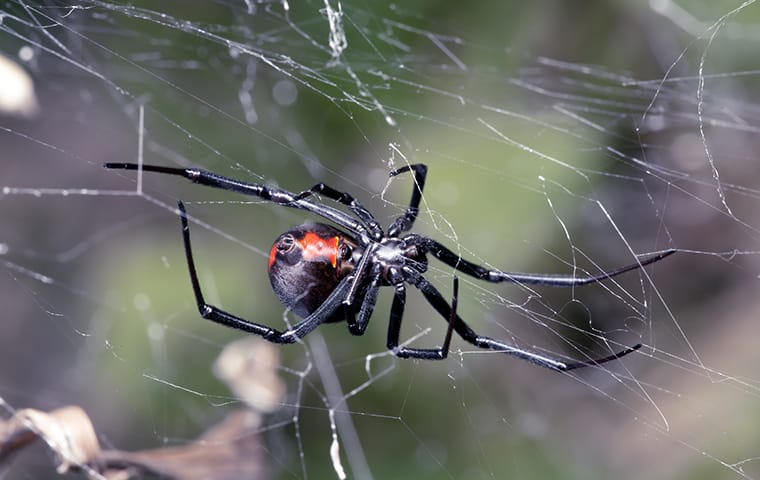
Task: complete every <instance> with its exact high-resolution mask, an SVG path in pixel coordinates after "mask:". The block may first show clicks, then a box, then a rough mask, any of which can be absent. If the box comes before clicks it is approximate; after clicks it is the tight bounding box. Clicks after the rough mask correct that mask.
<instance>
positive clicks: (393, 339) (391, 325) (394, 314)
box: [388, 276, 459, 360]
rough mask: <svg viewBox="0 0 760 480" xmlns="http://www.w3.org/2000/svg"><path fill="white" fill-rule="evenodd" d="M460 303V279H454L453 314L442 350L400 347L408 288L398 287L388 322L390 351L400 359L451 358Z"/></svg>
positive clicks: (450, 317)
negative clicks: (453, 335)
mask: <svg viewBox="0 0 760 480" xmlns="http://www.w3.org/2000/svg"><path fill="white" fill-rule="evenodd" d="M458 302H459V278H458V277H456V276H455V277H454V292H453V294H452V297H451V312H450V315H449V326H448V328H447V329H446V336H445V337H444V338H443V345H441V347H440V348H411V347H404V346H401V347H400V346H399V336H400V335H401V320H402V318H403V316H404V305H405V303H406V288H405V287H404V284H403V283H400V284H398V285H396V292H395V294H394V296H393V304H392V305H391V318H390V321H389V322H388V349H389V350H390V351H392V352H393V354H394V355H396V356H397V357H399V358H421V359H424V360H443V359H444V358H446V357H448V356H449V346H450V345H451V336H452V334H453V332H454V326H455V319H456V318H457V303H458Z"/></svg>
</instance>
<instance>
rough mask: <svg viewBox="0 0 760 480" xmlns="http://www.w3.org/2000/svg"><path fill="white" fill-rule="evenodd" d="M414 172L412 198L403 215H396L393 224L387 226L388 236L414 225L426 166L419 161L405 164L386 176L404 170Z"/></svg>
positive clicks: (404, 230)
mask: <svg viewBox="0 0 760 480" xmlns="http://www.w3.org/2000/svg"><path fill="white" fill-rule="evenodd" d="M408 171H413V172H414V189H413V190H412V199H411V200H410V201H409V206H408V207H407V208H406V212H404V214H403V215H401V216H399V217H397V218H396V219H395V220H394V221H393V224H391V226H390V227H388V236H389V237H395V236H396V235H398V234H399V233H401V232H406V231H407V230H409V229H411V228H412V226H413V225H414V221H415V220H417V215H418V214H419V213H420V201H422V189H423V188H425V177H427V166H425V165H423V164H421V163H415V164H413V165H406V166H405V167H401V168H399V169H397V170H394V171H392V172H391V173H390V174H389V175H388V176H389V177H395V176H396V175H399V174H401V173H404V172H408Z"/></svg>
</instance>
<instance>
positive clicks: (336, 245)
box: [269, 223, 356, 318]
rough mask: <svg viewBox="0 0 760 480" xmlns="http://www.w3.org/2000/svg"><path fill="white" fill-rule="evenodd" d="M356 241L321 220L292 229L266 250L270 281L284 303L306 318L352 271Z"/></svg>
mask: <svg viewBox="0 0 760 480" xmlns="http://www.w3.org/2000/svg"><path fill="white" fill-rule="evenodd" d="M355 247H356V245H355V242H354V241H353V240H352V239H349V238H348V237H347V236H346V235H345V234H344V233H342V232H341V231H339V230H337V229H335V228H333V227H331V226H329V225H325V224H322V223H309V224H304V225H300V226H298V227H295V228H292V229H290V230H288V231H287V232H285V233H283V234H282V235H280V236H279V237H278V238H277V240H275V242H274V245H272V249H271V250H270V252H269V281H270V282H271V284H272V289H273V290H274V293H275V294H276V295H277V298H279V299H280V302H282V303H283V305H285V306H287V307H289V308H291V309H292V310H293V312H295V313H296V315H298V316H300V317H302V318H305V317H307V316H309V314H311V313H312V312H314V310H316V309H317V308H318V307H319V306H320V305H321V304H322V303H323V302H324V301H325V299H326V298H327V297H328V296H329V295H330V293H332V291H333V290H334V289H335V287H336V286H337V285H338V282H340V280H341V279H342V278H343V277H345V276H346V275H347V274H348V273H349V272H351V271H352V270H353V267H354V264H353V261H352V251H353V250H354V248H355Z"/></svg>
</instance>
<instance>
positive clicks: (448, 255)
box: [404, 234, 677, 287]
mask: <svg viewBox="0 0 760 480" xmlns="http://www.w3.org/2000/svg"><path fill="white" fill-rule="evenodd" d="M404 240H405V241H406V242H407V243H411V244H414V245H418V246H420V247H422V249H423V250H424V251H425V252H429V253H430V254H431V255H433V256H434V257H435V258H437V259H438V260H440V261H442V262H443V263H445V264H446V265H449V266H451V267H453V268H455V269H456V270H458V271H460V272H462V273H465V274H467V275H470V276H472V277H475V278H477V279H480V280H485V281H487V282H492V283H499V282H509V283H519V284H523V285H542V286H546V287H578V286H581V285H588V284H590V283H597V282H601V281H603V280H606V279H608V278H612V277H615V276H618V275H620V274H623V273H626V272H630V271H632V270H638V269H640V268H642V267H645V266H647V265H649V264H652V263H655V262H659V261H660V260H662V259H663V258H665V257H668V256H670V255H672V254H674V253H676V251H677V250H676V249H675V248H670V249H668V250H663V251H662V252H659V253H656V254H654V255H652V256H650V257H648V258H645V259H643V260H641V261H640V262H637V263H633V264H631V265H626V266H624V267H619V268H616V269H613V270H609V271H607V272H602V273H598V274H595V275H587V276H581V277H578V276H574V275H561V274H560V275H555V274H540V273H518V272H502V271H501V270H491V269H488V268H485V267H483V266H480V265H478V264H476V263H473V262H470V261H468V260H465V259H463V258H462V257H460V256H459V255H457V254H456V253H454V252H452V251H451V250H449V249H448V248H446V247H445V246H443V245H441V244H440V243H438V242H437V241H435V240H433V239H432V238H428V237H423V236H421V235H416V234H413V235H409V236H407V237H406V238H405V239H404Z"/></svg>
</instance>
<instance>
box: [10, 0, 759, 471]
mask: <svg viewBox="0 0 760 480" xmlns="http://www.w3.org/2000/svg"><path fill="white" fill-rule="evenodd" d="M638 3H639V4H638V5H624V6H621V5H609V4H607V3H601V4H599V5H594V7H593V8H589V9H583V11H577V10H576V7H575V6H574V5H571V4H567V3H566V2H551V3H550V4H548V5H546V4H543V3H542V2H539V3H535V2H486V3H481V4H479V6H478V7H477V8H472V9H469V10H467V11H463V9H461V8H458V7H460V5H458V4H457V5H456V7H457V8H447V7H449V6H450V5H449V4H447V3H444V2H427V3H424V2H415V3H414V4H406V3H404V4H389V5H381V4H377V5H371V4H366V3H363V2H351V1H346V2H340V3H338V2H334V1H329V0H325V1H324V2H312V3H306V2H304V3H295V2H293V3H287V2H251V1H226V0H225V1H222V0H219V1H214V2H192V3H191V4H187V3H183V2H161V3H154V2H130V3H124V4H122V3H120V2H107V1H104V2H98V1H81V2H36V3H30V2H23V1H9V2H6V3H5V5H4V6H3V7H0V32H1V34H2V39H3V41H2V42H0V45H2V50H0V53H2V54H3V55H4V56H5V59H6V60H7V62H6V61H4V62H3V63H2V64H0V66H2V65H5V64H6V63H8V64H9V66H8V67H5V66H3V72H10V71H12V70H11V69H12V68H13V66H14V65H15V67H16V68H19V67H21V68H22V70H20V71H18V70H17V74H18V75H20V77H18V76H15V77H14V76H12V75H11V74H10V73H2V74H0V79H2V80H0V83H2V85H4V86H3V87H2V88H3V89H4V90H6V91H7V92H17V93H16V96H15V97H13V98H16V99H19V98H20V99H22V100H23V102H21V101H19V102H17V103H13V102H10V103H8V102H6V101H5V100H6V98H8V97H11V95H6V94H0V106H2V108H3V109H4V112H5V113H4V114H3V116H2V117H0V118H2V123H0V135H1V137H0V138H1V139H2V140H0V142H1V143H0V151H2V156H3V163H2V166H1V167H0V169H1V170H0V171H2V175H0V186H1V187H3V190H2V196H0V200H2V206H3V208H2V209H1V210H0V224H2V225H3V228H2V236H1V237H0V254H1V256H0V265H2V272H3V275H2V276H1V277H0V278H1V279H0V295H1V297H0V298H2V304H3V306H4V308H3V313H4V315H3V319H2V323H0V325H2V331H3V335H2V336H0V342H2V343H0V358H2V363H1V364H0V365H2V367H1V368H2V370H1V373H0V379H2V380H1V381H0V405H2V408H3V411H4V412H5V413H6V414H7V416H10V415H13V414H14V412H17V411H18V410H19V409H22V408H26V407H34V408H38V409H41V410H52V409H55V408H58V407H60V406H62V405H67V404H76V405H81V406H82V407H83V408H84V409H85V410H86V411H87V412H88V414H89V415H90V418H91V419H92V420H93V423H94V425H95V428H96V431H97V434H98V436H99V438H100V439H101V442H102V443H105V444H108V445H113V446H116V447H118V448H121V449H132V450H137V449H141V448H149V447H166V446H172V447H176V446H180V447H181V446H188V445H190V444H192V443H193V442H194V439H195V438H196V437H197V435H198V434H199V433H200V432H203V431H204V430H206V429H207V428H208V427H209V426H210V425H212V424H214V423H215V422H217V421H218V420H219V419H221V418H223V417H224V416H225V415H226V414H227V413H228V412H229V411H230V410H232V409H235V408H238V407H240V405H241V404H242V403H243V402H242V398H241V395H240V394H239V393H230V392H229V391H227V389H226V387H225V386H224V385H223V384H221V383H220V382H219V380H217V379H216V378H215V377H214V375H213V373H212V369H211V365H212V364H213V362H214V358H215V357H216V356H217V355H219V353H220V352H221V351H222V350H223V348H224V346H225V345H226V344H227V343H229V342H231V341H233V340H235V339H239V338H240V337H241V336H243V334H241V333H240V332H235V331H231V330H229V329H225V328H222V327H220V326H218V325H213V324H210V323H209V322H204V321H203V320H201V319H200V318H199V317H198V314H197V310H196V307H195V305H194V302H193V298H192V292H191V290H190V288H189V282H188V278H187V268H186V264H185V261H184V256H183V255H184V254H183V251H182V245H181V237H180V230H179V228H180V227H179V220H178V218H177V216H176V212H175V210H174V209H175V205H176V200H177V199H182V200H184V201H185V202H186V205H187V207H188V211H189V213H190V216H191V217H192V227H191V228H192V235H193V242H194V249H195V254H196V257H197V258H196V261H197V263H198V268H199V275H200V277H201V281H202V283H203V287H204V292H205V294H206V296H207V300H208V301H209V302H210V303H213V304H215V305H219V306H221V307H222V308H224V309H225V310H227V311H230V312H235V313H236V314H239V315H240V316H242V317H244V318H248V319H250V320H252V321H256V322H260V323H264V324H268V325H272V326H276V327H277V328H282V327H283V326H284V325H285V323H288V322H294V321H296V320H297V319H296V318H294V317H293V316H292V315H290V313H289V312H287V311H285V310H284V308H283V307H282V306H281V305H280V304H279V303H278V302H277V300H276V298H275V296H274V294H273V293H272V292H271V289H270V287H269V283H268V280H267V278H266V274H265V269H266V256H267V253H268V251H269V248H270V246H271V242H272V241H273V239H274V238H275V237H276V236H277V235H278V234H279V233H281V232H282V231H284V230H286V229H287V228H289V227H291V226H293V225H297V224H299V223H302V222H304V221H305V220H314V219H313V218H308V217H307V218H305V216H304V214H303V212H298V211H292V210H290V209H284V208H280V207H277V206H273V205H269V204H267V203H265V202H262V201H260V200H258V199H251V198H245V197H241V196H236V195H230V194H228V193H225V192H219V191H215V190H210V189H207V188H203V187H198V186H193V185H190V184H188V182H185V181H183V180H182V179H177V178H172V177H164V176H161V175H150V174H147V173H146V174H145V175H137V174H135V173H134V172H120V171H105V170H103V169H102V168H101V164H102V163H103V162H107V161H112V162H113V161H115V162H135V161H140V162H143V161H144V162H145V163H151V164H160V165H169V166H197V167H201V168H206V169H208V170H211V171H214V172H217V173H220V174H223V175H227V176H231V177H234V178H237V179H240V180H242V181H247V182H254V183H266V184H268V185H274V186H279V187H282V188H286V189H288V190H291V191H300V190H302V189H305V188H308V187H309V186H311V185H313V184H315V183H318V182H324V183H327V184H328V185H331V186H333V187H335V188H337V189H339V190H342V191H347V192H350V193H351V194H352V195H354V196H356V197H357V198H359V199H360V200H361V201H362V202H363V203H365V205H367V206H368V207H369V208H370V210H371V211H373V212H374V213H375V215H376V216H377V218H378V220H380V221H381V223H382V224H384V225H387V224H389V222H390V221H391V220H392V219H393V218H394V217H395V216H397V215H399V214H401V213H402V212H403V211H404V209H405V207H406V202H408V197H409V192H410V191H411V188H412V185H411V180H410V179H409V178H403V176H402V177H397V178H393V179H392V180H390V179H389V178H388V172H390V171H392V170H393V169H395V168H398V167H400V166H403V165H406V164H411V163H425V164H427V165H428V167H429V175H428V179H427V184H426V188H425V195H424V198H423V202H422V205H421V213H420V216H419V219H418V221H417V224H416V226H415V231H417V232H420V233H423V234H425V235H429V236H431V237H433V238H436V239H438V240H440V241H441V242H442V243H444V244H445V245H447V246H449V247H450V248H452V249H453V250H454V251H456V252H457V253H460V254H461V255H463V256H464V257H466V258H468V259H470V260H473V261H476V262H478V263H481V264H486V265H489V266H492V267H494V268H499V269H503V270H509V271H524V272H552V273H565V274H572V273H575V274H578V275H581V274H585V273H587V272H588V273H591V274H594V273H599V272H601V271H604V270H609V269H611V268H614V267H617V266H620V265H625V264H629V263H633V262H635V261H636V259H637V258H638V259H641V258H643V257H642V255H646V254H651V253H653V252H658V251H662V250H664V249H667V248H677V249H678V250H679V252H678V253H677V254H676V255H674V256H672V257H669V258H668V259H666V260H664V261H662V262H660V263H656V264H654V265H652V266H651V267H648V268H646V269H645V270H643V271H638V272H633V273H629V274H626V275H625V276H621V277H617V278H615V279H614V280H608V281H606V282H604V283H603V284H599V285H591V286H586V287H582V288H576V289H548V288H527V287H524V286H519V285H493V284H487V283H484V282H479V281H477V280H475V279H472V278H468V277H465V276H462V275H460V283H461V287H460V302H459V312H460V314H461V315H462V317H463V318H464V319H465V320H466V321H468V323H469V324H470V325H471V326H472V327H473V328H474V329H475V330H476V331H478V332H479V333H482V334H486V335H490V336H493V337H495V338H498V339H500V340H504V341H508V342H510V343H514V344H515V345H517V346H520V347H521V348H526V349H530V350H534V351H537V352H540V353H542V354H545V355H549V356H552V357H557V358H567V359H579V360H583V359H588V358H593V357H598V356H604V355H608V354H610V353H611V352H612V351H618V350H621V349H623V348H625V347H626V346H630V345H633V344H636V343H642V344H643V348H642V349H641V350H639V351H638V352H636V353H634V354H631V355H629V356H628V357H626V358H624V359H622V360H621V361H618V362H610V363H608V364H605V365H604V366H603V367H600V368H593V369H585V370H577V371H574V372H572V373H570V374H558V373H555V372H551V371H546V370H543V369H540V368H538V367H536V366H533V365H530V364H528V363H525V362H521V361H519V360H516V359H514V358H511V357H506V356H504V355H501V354H498V353H495V352H488V351H481V350H478V349H475V348H473V347H472V346H470V345H469V344H467V343H465V342H463V341H461V340H460V339H458V338H455V340H454V343H453V347H452V353H451V355H450V356H449V358H448V359H447V360H446V361H443V362H425V361H420V362H418V361H411V360H407V361H404V360H398V359H396V358H394V357H393V356H392V355H390V354H389V353H388V352H387V351H386V350H385V348H384V345H385V336H386V327H387V318H388V312H389V307H390V295H389V294H388V292H387V291H384V292H383V293H382V294H381V297H380V301H379V302H378V305H377V307H376V309H375V312H374V314H373V317H372V318H373V319H372V322H371V324H370V326H369V329H368V332H367V334H366V335H364V336H363V337H352V336H350V335H349V334H348V332H347V331H346V329H345V327H344V326H341V325H325V326H322V327H320V328H319V329H317V330H316V331H315V332H313V333H312V334H310V335H309V336H308V337H307V338H306V339H305V340H304V342H303V343H301V344H297V345H292V346H284V347H281V348H279V353H280V356H281V364H280V367H279V369H278V374H279V375H280V377H281V378H282V379H283V380H284V381H285V384H286V385H287V394H286V396H285V397H284V398H283V399H282V400H281V401H280V405H279V407H280V408H279V409H278V410H277V411H275V412H273V413H270V414H268V415H267V416H266V417H265V418H264V420H263V423H262V424H261V426H260V427H259V428H258V429H257V430H256V432H255V433H256V435H260V436H261V437H262V439H263V440H262V442H263V443H262V445H263V446H262V447H261V448H262V449H263V452H264V454H263V456H262V457H261V458H262V460H261V462H262V463H263V467H264V468H265V470H266V471H267V472H268V475H271V476H272V477H276V478H346V477H349V478H406V477H413V478H441V477H442V476H443V477H448V478H505V477H506V478H509V477H520V478H584V479H588V478H611V477H613V476H614V477H616V478H633V477H634V476H635V477H647V478H695V477H703V478H760V448H758V445H760V437H759V436H758V433H757V429H756V428H754V425H755V424H756V423H757V422H758V421H760V419H758V418H757V417H758V414H757V412H758V411H760V398H759V397H760V395H759V394H760V382H759V381H760V379H759V378H758V374H757V369H756V367H755V365H757V362H758V353H757V348H756V345H755V344H756V337H757V335H756V333H757V332H758V328H760V327H759V325H760V324H759V323H758V322H760V320H758V318H757V313H756V312H757V311H758V307H757V305H756V304H755V302H754V301H752V298H757V295H756V294H753V293H752V292H753V290H752V288H754V287H753V285H756V284H755V283H754V282H755V281H757V258H758V256H757V252H758V248H757V240H758V237H760V235H758V218H757V216H756V214H753V213H752V212H756V210H755V209H756V208H757V207H758V199H759V197H760V192H759V191H758V189H757V187H756V181H757V178H758V173H757V172H758V168H757V162H756V160H755V155H754V154H755V152H756V151H757V147H756V137H755V136H756V135H757V133H758V132H757V126H756V125H757V123H758V116H759V115H760V107H759V104H758V102H757V100H756V98H757V94H758V90H757V82H755V79H756V77H757V75H758V72H759V71H760V70H758V64H757V58H756V57H757V56H756V55H755V54H754V52H756V51H757V43H758V41H760V14H758V10H757V7H756V5H755V4H754V3H755V2H753V1H748V2H744V3H740V2H736V1H717V2H715V1H711V2H708V1H703V2H681V3H680V4H677V3H673V2H670V1H667V0H658V1H654V0H653V1H651V2H649V3H648V4H645V3H644V2H638ZM24 72H26V74H27V75H28V76H29V77H30V78H31V79H33V90H29V89H27V90H23V89H20V88H19V89H18V90H16V89H11V88H10V86H11V85H13V86H18V85H22V84H23V80H19V78H21V79H23V76H24ZM430 263H431V264H430V268H429V271H428V272H427V273H426V277H427V278H428V279H429V280H430V281H431V282H433V283H434V284H435V285H436V287H437V288H438V289H439V290H440V291H441V292H442V293H443V295H444V296H445V297H447V298H448V297H450V295H451V289H452V281H453V271H452V269H451V268H449V267H446V266H445V265H442V264H440V263H437V262H435V261H431V262H430ZM383 290H388V289H383ZM407 301H408V305H407V308H406V314H405V317H404V326H403V336H402V340H403V341H404V342H406V343H407V344H409V345H413V346H419V347H432V346H435V345H439V344H440V343H441V341H442V339H443V335H444V331H445V321H444V319H441V318H439V317H438V316H436V314H435V313H434V312H433V310H432V308H431V307H430V306H429V305H427V304H426V303H425V302H424V301H423V300H422V298H421V295H420V294H419V292H416V291H414V289H413V288H411V287H410V288H409V291H408V295H407ZM2 468H3V469H4V470H2V471H3V473H4V475H5V476H6V477H9V478H20V477H24V478H28V477H32V478H34V477H39V476H49V475H50V474H51V473H50V472H52V467H51V466H50V462H49V459H48V457H46V456H44V455H42V456H40V455H34V454H32V453H26V452H25V453H24V454H19V455H17V456H16V458H15V461H14V463H13V464H10V465H8V464H5V465H4V466H3V467H2Z"/></svg>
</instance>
